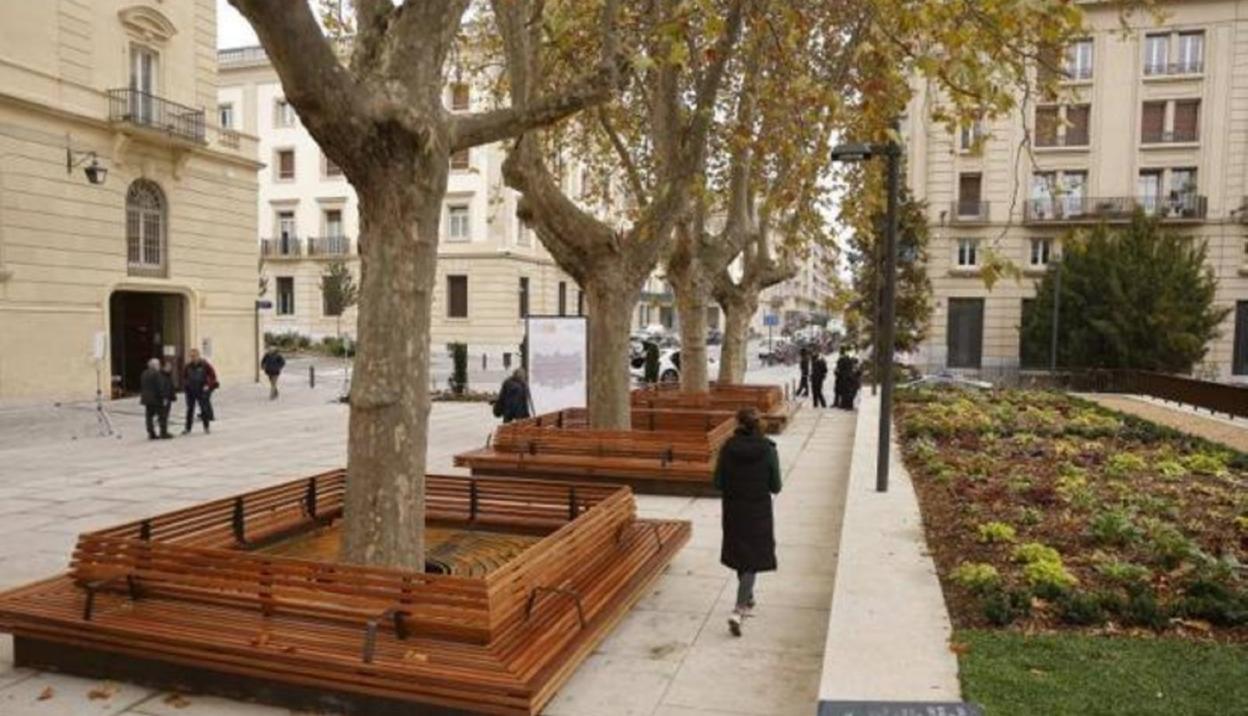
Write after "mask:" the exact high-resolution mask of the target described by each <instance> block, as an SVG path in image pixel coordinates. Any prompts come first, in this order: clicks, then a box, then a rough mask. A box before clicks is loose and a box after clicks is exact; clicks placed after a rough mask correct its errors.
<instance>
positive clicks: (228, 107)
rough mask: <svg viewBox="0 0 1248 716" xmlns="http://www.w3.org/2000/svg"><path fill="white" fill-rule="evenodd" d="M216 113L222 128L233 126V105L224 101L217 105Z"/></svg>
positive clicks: (231, 127)
mask: <svg viewBox="0 0 1248 716" xmlns="http://www.w3.org/2000/svg"><path fill="white" fill-rule="evenodd" d="M217 115H218V118H219V120H220V124H221V128H222V129H233V128H234V105H232V104H230V103H229V102H226V103H224V104H221V105H219V106H218V107H217Z"/></svg>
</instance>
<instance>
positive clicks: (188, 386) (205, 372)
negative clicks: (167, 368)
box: [182, 348, 221, 435]
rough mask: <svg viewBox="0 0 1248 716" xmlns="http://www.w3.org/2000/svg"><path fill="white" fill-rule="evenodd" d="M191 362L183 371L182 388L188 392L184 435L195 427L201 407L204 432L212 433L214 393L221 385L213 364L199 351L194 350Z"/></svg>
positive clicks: (200, 417)
mask: <svg viewBox="0 0 1248 716" xmlns="http://www.w3.org/2000/svg"><path fill="white" fill-rule="evenodd" d="M190 358H191V359H190V361H188V362H187V364H186V367H184V368H183V369H182V386H183V388H184V390H185V391H186V428H185V429H184V430H183V431H182V434H183V435H187V434H189V433H190V432H191V428H192V427H193V426H194V425H195V406H197V405H198V406H199V419H200V420H201V421H202V422H203V423H204V432H205V433H209V432H212V431H211V429H209V427H208V424H209V423H211V422H212V421H213V420H216V414H215V413H213V410H212V393H213V391H215V390H216V389H217V388H219V387H221V384H220V383H218V382H217V372H216V371H215V370H213V368H212V364H211V363H209V362H208V361H206V360H204V359H203V358H202V357H201V356H200V355H199V351H198V350H196V349H194V348H192V349H191V353H190Z"/></svg>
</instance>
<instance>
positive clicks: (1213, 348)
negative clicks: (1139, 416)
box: [903, 0, 1248, 379]
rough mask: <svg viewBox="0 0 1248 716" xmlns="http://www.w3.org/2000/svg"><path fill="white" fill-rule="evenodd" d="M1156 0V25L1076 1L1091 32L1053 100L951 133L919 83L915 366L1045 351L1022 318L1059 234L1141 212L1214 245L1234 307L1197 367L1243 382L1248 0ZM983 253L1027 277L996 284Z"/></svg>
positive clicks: (960, 365)
mask: <svg viewBox="0 0 1248 716" xmlns="http://www.w3.org/2000/svg"><path fill="white" fill-rule="evenodd" d="M1163 4H1164V10H1165V18H1164V24H1162V25H1158V24H1156V20H1154V19H1153V18H1136V19H1135V20H1134V21H1133V25H1132V27H1131V28H1130V29H1129V30H1127V31H1125V32H1124V30H1123V28H1122V26H1121V25H1120V23H1119V17H1118V14H1117V11H1116V9H1115V8H1114V7H1113V6H1112V3H1100V2H1097V3H1083V5H1084V6H1085V7H1084V9H1085V11H1086V12H1087V15H1088V19H1089V25H1090V28H1091V32H1090V33H1089V34H1088V36H1087V37H1085V38H1083V39H1081V40H1079V41H1078V42H1076V43H1074V44H1073V45H1072V46H1070V47H1069V48H1067V50H1066V52H1065V55H1064V57H1063V58H1061V64H1062V65H1063V68H1064V73H1063V77H1062V84H1063V88H1064V90H1065V91H1064V97H1063V99H1062V101H1061V102H1058V103H1053V104H1039V105H1034V104H1033V105H1030V106H1028V107H1026V109H1025V111H1024V112H1021V113H1018V114H1016V115H1015V116H1012V117H1010V118H1006V119H1001V120H999V121H993V122H985V123H979V124H977V125H975V126H968V127H963V128H962V129H961V130H960V131H959V132H958V133H957V134H955V135H950V134H949V133H948V132H947V131H946V130H945V128H944V127H943V126H939V125H937V124H935V123H932V122H931V121H930V120H929V119H928V117H929V111H928V109H929V107H928V105H927V103H928V95H927V93H926V92H923V91H920V92H918V93H916V97H915V99H914V100H913V102H912V104H911V107H910V108H909V110H908V112H907V118H906V122H905V124H904V126H903V132H904V134H905V135H906V139H907V152H908V156H907V161H908V166H907V169H908V177H907V178H908V181H909V182H910V186H911V188H912V189H913V191H914V192H915V195H916V196H917V197H919V198H921V199H925V200H926V201H927V202H928V212H929V216H928V219H929V221H930V224H931V227H932V242H931V246H930V252H929V253H930V263H929V269H928V270H929V275H930V277H931V280H932V286H933V289H934V292H935V301H934V304H935V306H934V311H933V315H932V320H931V327H930V331H929V334H928V339H927V341H926V342H925V343H924V344H923V346H922V348H921V350H920V351H919V355H917V356H915V360H916V361H917V362H918V363H920V364H923V365H926V366H929V367H933V368H941V367H948V368H954V369H968V370H975V369H1000V368H1016V367H1018V366H1020V364H1021V363H1022V362H1023V360H1022V356H1023V355H1029V356H1036V355H1045V356H1047V350H1045V349H1044V348H1043V347H1039V348H1038V349H1037V348H1036V347H1027V346H1023V345H1021V343H1020V337H1019V336H1020V332H1019V325H1020V323H1021V321H1022V317H1023V315H1024V312H1026V311H1027V310H1029V308H1028V307H1029V305H1031V304H1030V302H1029V301H1030V299H1031V298H1032V297H1033V296H1034V293H1035V284H1036V280H1037V279H1038V278H1040V277H1042V276H1043V274H1044V272H1045V271H1047V270H1049V263H1050V261H1051V260H1052V259H1053V258H1054V257H1056V256H1058V255H1059V253H1060V251H1061V241H1062V236H1063V235H1065V234H1067V233H1068V232H1069V231H1071V230H1072V229H1078V228H1081V227H1087V226H1090V225H1093V224H1095V223H1098V222H1101V221H1106V222H1109V223H1110V224H1119V225H1120V224H1125V223H1127V222H1128V221H1129V220H1130V218H1131V215H1132V213H1133V212H1134V211H1135V210H1136V209H1142V210H1144V211H1145V212H1147V213H1149V214H1151V215H1153V216H1156V217H1158V218H1159V219H1160V221H1161V222H1162V223H1163V224H1164V225H1165V227H1166V228H1167V229H1169V230H1173V231H1176V232H1179V233H1180V234H1182V235H1184V236H1190V237H1191V238H1192V240H1194V241H1204V242H1207V244H1208V247H1209V265H1210V267H1211V268H1212V270H1213V271H1214V273H1215V275H1216V277H1217V281H1218V291H1217V298H1216V300H1217V302H1218V304H1220V305H1222V306H1224V307H1229V308H1231V309H1232V312H1231V315H1230V317H1229V318H1228V319H1227V320H1226V322H1225V323H1224V324H1223V325H1222V329H1221V333H1222V335H1221V337H1220V338H1218V339H1217V340H1215V341H1214V342H1213V343H1212V344H1211V345H1210V346H1209V351H1208V354H1207V356H1206V358H1205V361H1204V363H1203V364H1202V365H1201V366H1199V367H1198V372H1199V373H1201V374H1204V375H1209V376H1216V377H1220V378H1224V379H1226V378H1238V377H1241V376H1245V377H1248V253H1246V248H1248V243H1246V242H1248V225H1246V223H1248V211H1245V208H1246V207H1248V202H1246V200H1245V197H1248V1H1245V0H1217V1H1215V0H1207V1H1199V2H1165V3H1163ZM1028 136H1030V144H1031V147H1030V150H1029V151H1028V150H1024V149H1022V148H1023V147H1025V144H1024V141H1025V138H1026V137H1028ZM981 138H982V140H981ZM977 140H980V141H977ZM987 251H993V252H996V253H998V254H1001V255H1003V256H1004V257H1006V258H1008V259H1010V260H1011V261H1012V262H1013V263H1014V264H1015V265H1016V266H1018V267H1020V268H1021V269H1022V271H1023V274H1024V277H1023V279H1022V280H1020V281H1015V280H1013V279H1004V280H1002V281H1001V282H999V283H998V284H996V285H995V286H994V287H993V288H992V289H991V290H989V289H988V288H987V287H986V286H985V285H984V283H983V281H982V278H981V275H980V270H981V266H982V262H983V258H984V256H985V252H987ZM1025 367H1026V366H1025Z"/></svg>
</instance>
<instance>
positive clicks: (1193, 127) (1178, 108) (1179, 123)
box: [1173, 99, 1200, 142]
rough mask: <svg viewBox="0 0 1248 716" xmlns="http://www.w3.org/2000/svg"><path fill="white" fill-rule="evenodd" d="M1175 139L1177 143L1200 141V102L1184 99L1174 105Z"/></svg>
mask: <svg viewBox="0 0 1248 716" xmlns="http://www.w3.org/2000/svg"><path fill="white" fill-rule="evenodd" d="M1173 139H1174V141H1176V142H1195V141H1198V140H1199V139H1200V100H1198V99H1184V100H1177V101H1176V102H1175V103H1174V131H1173Z"/></svg>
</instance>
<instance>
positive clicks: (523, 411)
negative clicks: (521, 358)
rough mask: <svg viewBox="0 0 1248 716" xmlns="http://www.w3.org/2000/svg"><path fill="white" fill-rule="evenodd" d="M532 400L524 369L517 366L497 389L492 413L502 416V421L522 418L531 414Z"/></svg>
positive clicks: (508, 421) (506, 421) (507, 421)
mask: <svg viewBox="0 0 1248 716" xmlns="http://www.w3.org/2000/svg"><path fill="white" fill-rule="evenodd" d="M532 402H533V399H532V398H531V397H530V396H529V382H528V380H527V379H526V376H525V374H524V369H523V368H517V369H516V371H515V372H514V373H512V374H511V376H510V377H509V378H507V380H504V381H503V386H502V387H501V388H499V390H498V398H497V399H496V400H495V401H494V415H495V416H497V417H500V418H502V419H503V422H504V423H510V422H511V421H513V420H522V419H524V418H527V417H529V416H531V415H532V414H533V411H532V410H531V409H530V406H531V404H532Z"/></svg>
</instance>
